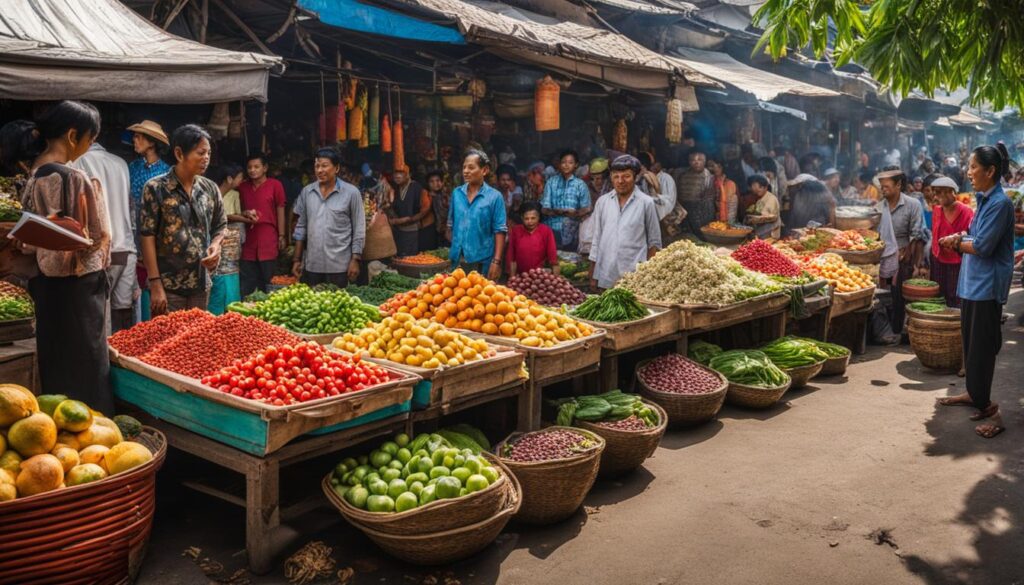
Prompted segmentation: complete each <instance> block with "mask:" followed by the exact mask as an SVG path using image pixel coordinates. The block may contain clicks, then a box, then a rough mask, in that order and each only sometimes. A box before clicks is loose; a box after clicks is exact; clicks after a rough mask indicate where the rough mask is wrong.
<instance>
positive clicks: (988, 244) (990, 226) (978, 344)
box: [939, 142, 1014, 439]
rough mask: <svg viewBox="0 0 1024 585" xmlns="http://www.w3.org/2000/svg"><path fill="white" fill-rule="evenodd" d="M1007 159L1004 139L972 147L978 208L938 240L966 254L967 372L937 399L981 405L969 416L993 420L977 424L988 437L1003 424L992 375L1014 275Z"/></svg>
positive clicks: (962, 292)
mask: <svg viewBox="0 0 1024 585" xmlns="http://www.w3.org/2000/svg"><path fill="white" fill-rule="evenodd" d="M1009 162H1010V156H1009V154H1008V153H1007V151H1006V146H1004V145H1003V144H1002V143H1001V142H1000V143H998V144H996V145H995V146H979V147H978V148H976V149H974V152H973V154H971V158H970V162H969V165H968V169H967V175H968V177H969V178H970V180H971V183H972V184H973V185H974V187H975V189H977V190H978V192H977V193H975V197H976V198H977V200H978V209H977V211H976V212H975V214H974V219H973V220H972V221H971V225H970V228H968V230H967V231H966V232H962V233H958V234H953V235H949V236H946V237H944V238H942V239H941V240H939V245H940V246H942V247H943V248H946V249H948V250H954V251H955V252H956V253H958V254H961V255H962V256H963V261H962V263H961V268H960V281H959V283H958V288H957V293H958V295H959V296H960V299H961V317H960V329H961V334H962V337H963V350H964V368H965V370H966V374H967V392H965V393H962V394H958V395H956V396H950V397H948V398H942V399H940V400H939V404H942V405H945V406H953V405H964V406H974V407H975V408H977V409H978V412H977V413H975V414H974V415H972V416H971V420H985V419H988V420H989V422H987V423H983V424H980V425H978V426H977V427H976V428H975V429H974V430H975V432H976V433H977V434H978V435H980V436H982V437H984V438H986V439H991V438H992V437H995V436H996V435H998V434H999V433H1001V432H1003V430H1005V429H1004V427H1003V420H1002V417H1001V416H1000V414H999V404H997V403H995V402H992V379H993V377H994V375H995V367H996V355H997V354H998V353H999V349H1000V348H1001V347H1002V344H1003V340H1002V331H1001V325H1002V315H1003V305H1005V304H1006V301H1007V298H1008V297H1009V293H1010V279H1011V278H1012V276H1013V224H1014V213H1013V203H1012V202H1011V201H1010V198H1009V197H1007V196H1006V193H1005V192H1003V187H1002V185H1001V184H1000V182H1001V180H1002V179H1003V178H1004V177H1006V175H1007V174H1008V173H1009Z"/></svg>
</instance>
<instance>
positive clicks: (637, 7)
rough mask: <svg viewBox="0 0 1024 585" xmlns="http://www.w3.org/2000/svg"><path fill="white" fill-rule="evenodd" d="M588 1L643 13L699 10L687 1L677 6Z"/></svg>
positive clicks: (633, 0)
mask: <svg viewBox="0 0 1024 585" xmlns="http://www.w3.org/2000/svg"><path fill="white" fill-rule="evenodd" d="M588 1H590V2H592V3H594V4H603V5H606V6H611V7H613V8H618V9H620V10H626V11H629V12H640V13H642V14H661V15H668V14H678V15H680V16H684V15H687V14H691V13H693V12H696V11H697V7H696V6H694V5H692V4H689V3H686V2H682V3H677V4H682V5H683V6H678V7H677V6H666V5H662V4H655V3H653V2H644V1H643V0H588Z"/></svg>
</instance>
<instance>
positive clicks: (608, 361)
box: [601, 355, 619, 392]
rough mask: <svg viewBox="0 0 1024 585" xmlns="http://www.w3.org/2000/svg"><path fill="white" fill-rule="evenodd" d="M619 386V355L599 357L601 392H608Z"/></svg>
mask: <svg viewBox="0 0 1024 585" xmlns="http://www.w3.org/2000/svg"><path fill="white" fill-rule="evenodd" d="M618 387H619V356H617V355H612V356H608V357H603V358H601V392H610V391H612V390H615V389H616V388H618Z"/></svg>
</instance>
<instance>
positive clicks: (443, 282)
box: [381, 268, 594, 347]
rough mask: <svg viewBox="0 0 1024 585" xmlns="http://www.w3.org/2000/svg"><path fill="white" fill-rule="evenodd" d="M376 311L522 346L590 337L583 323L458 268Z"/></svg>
mask: <svg viewBox="0 0 1024 585" xmlns="http://www.w3.org/2000/svg"><path fill="white" fill-rule="evenodd" d="M381 310H382V311H384V312H385V313H388V314H395V313H409V314H410V315H412V317H413V318H415V319H430V320H431V321H434V322H435V323H440V324H442V325H444V326H445V327H447V328H449V329H465V330H468V331H475V332H478V333H484V334H487V335H497V336H501V337H509V338H515V339H518V340H519V343H521V344H522V345H524V346H526V347H551V346H553V345H555V344H557V343H559V342H562V341H570V340H572V339H579V338H581V337H587V336H589V335H591V334H593V332H594V331H593V329H592V328H591V327H590V326H589V325H587V324H586V323H581V322H579V321H576V320H574V319H571V318H569V317H567V316H565V315H562V314H560V313H556V312H554V311H549V310H547V309H545V308H543V307H541V306H540V305H538V304H537V303H535V302H533V301H531V300H529V299H527V298H526V297H524V296H523V295H520V294H518V293H516V292H515V291H514V290H512V289H509V288H507V287H504V286H501V285H499V284H495V283H494V282H492V281H490V280H488V279H487V278H485V277H483V276H481V275H480V274H479V273H477V272H476V271H474V272H470V273H469V274H466V272H465V271H464V270H462V269H461V268H459V269H457V270H455V271H454V272H452V273H451V274H448V275H445V274H439V275H437V276H435V277H434V278H432V279H430V280H428V281H426V282H424V283H423V284H421V285H420V286H419V287H417V288H416V289H415V290H412V291H409V292H406V293H402V294H399V295H395V296H394V297H392V298H391V299H389V300H388V301H387V302H385V303H384V304H383V305H381Z"/></svg>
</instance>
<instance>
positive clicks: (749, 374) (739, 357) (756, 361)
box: [708, 349, 789, 388]
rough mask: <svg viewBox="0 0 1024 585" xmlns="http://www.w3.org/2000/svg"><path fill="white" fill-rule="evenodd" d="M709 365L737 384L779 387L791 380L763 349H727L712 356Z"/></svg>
mask: <svg viewBox="0 0 1024 585" xmlns="http://www.w3.org/2000/svg"><path fill="white" fill-rule="evenodd" d="M708 365H709V367H710V368H711V369H713V370H715V371H717V372H720V373H721V374H722V375H724V376H725V377H726V378H727V379H728V380H729V381H730V382H735V383H736V384H744V385H746V386H759V387H762V388H777V387H779V386H782V385H784V384H786V383H787V382H789V375H788V374H786V372H783V371H782V370H780V369H779V367H778V366H776V365H775V364H774V363H773V362H772V360H771V359H769V358H768V356H767V355H765V353H764V352H762V351H757V350H749V349H746V350H745V349H734V350H731V351H725V352H722V353H720V354H718V355H716V356H715V357H713V358H711V362H710V363H709V364H708Z"/></svg>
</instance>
